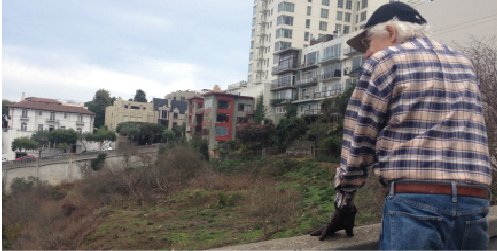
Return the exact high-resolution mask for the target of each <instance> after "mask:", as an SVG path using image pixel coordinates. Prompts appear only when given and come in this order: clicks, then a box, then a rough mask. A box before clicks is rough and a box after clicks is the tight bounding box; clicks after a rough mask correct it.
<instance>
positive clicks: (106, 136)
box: [85, 127, 116, 151]
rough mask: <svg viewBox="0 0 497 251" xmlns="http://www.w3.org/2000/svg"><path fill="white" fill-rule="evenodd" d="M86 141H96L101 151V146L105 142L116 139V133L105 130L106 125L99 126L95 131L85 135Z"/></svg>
mask: <svg viewBox="0 0 497 251" xmlns="http://www.w3.org/2000/svg"><path fill="white" fill-rule="evenodd" d="M85 139H86V141H88V142H96V143H98V145H99V146H98V147H99V151H102V146H103V145H104V144H105V143H107V142H114V141H116V133H115V132H113V131H109V130H107V128H106V127H100V128H99V129H97V130H96V131H95V132H93V133H91V134H88V135H86V137H85Z"/></svg>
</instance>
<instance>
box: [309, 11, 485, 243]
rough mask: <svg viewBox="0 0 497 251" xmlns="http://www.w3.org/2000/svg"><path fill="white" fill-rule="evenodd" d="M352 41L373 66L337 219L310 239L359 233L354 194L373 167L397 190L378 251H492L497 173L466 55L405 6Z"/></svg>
mask: <svg viewBox="0 0 497 251" xmlns="http://www.w3.org/2000/svg"><path fill="white" fill-rule="evenodd" d="M347 43H348V44H349V45H350V46H352V47H353V48H354V49H356V50H358V51H361V52H365V53H366V59H368V60H367V62H366V63H365V64H364V66H363V68H362V70H361V72H360V73H359V79H358V83H357V87H356V89H355V91H354V93H353V95H352V97H351V99H350V101H349V105H348V108H347V113H346V116H345V125H344V134H343V145H342V154H341V164H340V167H339V168H338V169H337V172H336V175H335V189H337V191H338V193H337V197H336V199H335V212H334V213H333V215H332V217H331V219H330V221H329V222H328V223H327V224H326V225H325V226H323V227H321V228H320V229H318V230H316V231H314V232H313V233H311V235H313V236H320V237H319V240H323V239H324V237H325V236H327V235H329V234H332V233H333V232H336V231H339V230H343V229H345V230H346V232H347V234H348V235H353V231H352V230H353V226H354V220H355V215H356V213H357V210H356V208H355V206H354V198H355V193H356V190H357V189H358V188H360V187H362V186H363V185H364V180H365V178H366V177H367V176H368V168H369V167H372V168H373V172H374V174H375V175H377V176H379V178H380V182H382V184H384V185H386V186H388V189H389V194H388V195H387V198H386V201H385V204H384V206H383V217H382V226H381V234H380V240H379V249H426V250H432V249H487V246H488V240H489V238H488V235H487V233H486V231H487V228H488V222H487V221H486V218H485V216H486V215H487V214H488V207H489V202H488V199H487V198H488V196H491V195H490V193H489V191H488V186H489V185H490V184H491V170H490V165H489V155H488V146H487V134H486V128H485V120H484V117H483V114H482V106H481V98H480V89H479V84H478V79H477V77H476V75H475V73H474V70H473V67H472V65H471V63H470V61H469V60H468V58H466V57H465V56H464V55H462V54H460V53H459V52H457V51H454V50H453V49H451V48H450V47H448V46H446V45H443V44H440V43H437V42H435V41H433V40H431V39H429V27H428V26H427V25H426V20H425V19H424V18H423V17H421V15H420V14H419V13H418V12H417V11H416V10H414V9H413V8H412V7H410V6H408V5H406V4H403V3H400V2H394V3H391V4H387V5H384V6H382V7H380V8H379V9H378V10H376V11H375V12H374V13H373V14H372V16H371V18H370V19H369V20H368V22H367V23H366V26H365V29H364V32H362V33H361V34H359V35H358V36H356V37H354V38H353V39H351V40H349V41H348V42H347Z"/></svg>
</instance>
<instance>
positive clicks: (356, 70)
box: [343, 66, 362, 77]
mask: <svg viewBox="0 0 497 251" xmlns="http://www.w3.org/2000/svg"><path fill="white" fill-rule="evenodd" d="M361 68H362V66H356V67H355V68H352V69H350V68H348V67H347V68H345V70H344V71H343V74H344V75H345V76H349V77H357V75H358V74H359V71H360V70H361Z"/></svg>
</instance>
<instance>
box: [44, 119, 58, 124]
mask: <svg viewBox="0 0 497 251" xmlns="http://www.w3.org/2000/svg"><path fill="white" fill-rule="evenodd" d="M46 122H47V123H49V122H52V123H59V120H58V119H46Z"/></svg>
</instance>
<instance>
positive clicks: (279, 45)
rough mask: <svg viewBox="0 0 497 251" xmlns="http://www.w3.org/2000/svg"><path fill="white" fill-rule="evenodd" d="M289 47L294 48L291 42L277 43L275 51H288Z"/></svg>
mask: <svg viewBox="0 0 497 251" xmlns="http://www.w3.org/2000/svg"><path fill="white" fill-rule="evenodd" d="M289 47H292V43H291V42H276V43H275V47H274V51H282V50H286V49H287V48H289Z"/></svg>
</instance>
